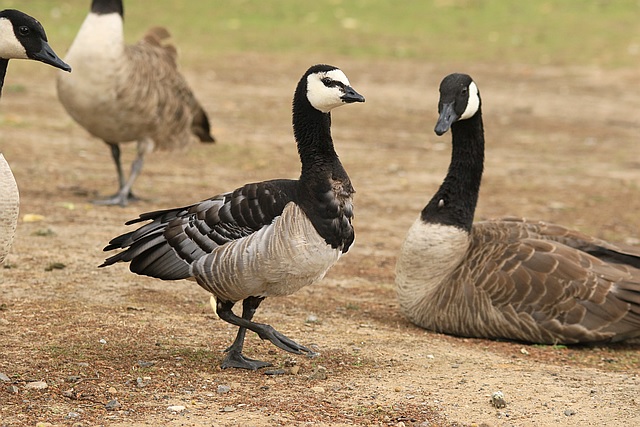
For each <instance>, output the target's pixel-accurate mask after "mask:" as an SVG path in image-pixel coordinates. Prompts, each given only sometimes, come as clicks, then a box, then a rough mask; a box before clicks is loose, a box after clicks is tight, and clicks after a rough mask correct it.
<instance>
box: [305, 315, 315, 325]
mask: <svg viewBox="0 0 640 427" xmlns="http://www.w3.org/2000/svg"><path fill="white" fill-rule="evenodd" d="M305 322H307V323H318V316H316V315H315V314H310V315H308V316H307V320H305Z"/></svg>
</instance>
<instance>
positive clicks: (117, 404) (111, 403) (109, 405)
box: [104, 399, 120, 411]
mask: <svg viewBox="0 0 640 427" xmlns="http://www.w3.org/2000/svg"><path fill="white" fill-rule="evenodd" d="M104 407H105V409H106V410H107V411H115V410H116V409H118V408H119V407H120V402H118V399H113V400H110V401H109V402H107V404H106V405H104Z"/></svg>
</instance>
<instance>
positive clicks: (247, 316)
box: [220, 298, 272, 371]
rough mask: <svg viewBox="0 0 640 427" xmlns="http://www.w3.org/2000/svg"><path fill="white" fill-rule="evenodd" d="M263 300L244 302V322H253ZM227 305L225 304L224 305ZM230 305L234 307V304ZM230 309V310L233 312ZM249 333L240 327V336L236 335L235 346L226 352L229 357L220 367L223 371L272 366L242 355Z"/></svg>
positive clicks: (249, 299)
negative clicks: (245, 339) (246, 336)
mask: <svg viewBox="0 0 640 427" xmlns="http://www.w3.org/2000/svg"><path fill="white" fill-rule="evenodd" d="M262 300H263V298H247V299H245V300H244V301H243V302H242V318H243V319H244V320H248V321H251V319H252V318H253V315H254V314H255V312H256V309H257V308H258V306H259V305H260V303H261V302H262ZM224 304H225V303H223V305H224ZM226 304H230V306H231V307H232V306H233V304H232V303H226ZM231 307H229V310H231ZM246 333H247V328H244V327H242V326H241V327H240V328H239V329H238V334H237V335H236V339H235V340H234V341H233V344H231V346H230V347H229V348H227V349H226V350H225V352H226V353H227V356H226V357H225V358H224V360H223V361H222V364H221V365H220V367H221V368H222V369H227V368H242V369H251V370H254V371H255V370H256V369H260V368H265V367H267V366H272V365H271V363H269V362H262V361H260V360H255V359H249V358H248V357H246V356H244V355H243V354H242V348H243V347H244V338H245V335H246Z"/></svg>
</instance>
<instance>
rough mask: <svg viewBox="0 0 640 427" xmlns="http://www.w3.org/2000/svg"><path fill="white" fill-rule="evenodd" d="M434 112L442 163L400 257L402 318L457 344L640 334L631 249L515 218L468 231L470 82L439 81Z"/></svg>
mask: <svg viewBox="0 0 640 427" xmlns="http://www.w3.org/2000/svg"><path fill="white" fill-rule="evenodd" d="M438 111H439V113H440V117H439V119H438V122H437V124H436V127H435V132H436V133H437V134H438V135H442V134H444V133H445V132H446V131H447V130H448V129H449V128H451V133H452V146H453V147H452V148H453V150H452V155H451V164H450V166H449V171H448V173H447V176H446V178H445V180H444V182H443V183H442V185H441V187H440V188H439V189H438V191H437V192H436V194H435V195H434V196H433V198H432V199H431V200H430V201H429V203H428V204H427V206H426V207H425V208H424V209H423V211H422V213H421V215H420V218H418V220H417V221H416V222H415V223H414V224H413V226H412V227H411V229H410V230H409V232H408V234H407V237H406V240H405V241H404V244H403V246H402V249H401V251H400V256H399V258H398V263H397V268H396V285H397V292H398V298H399V302H400V307H401V310H402V312H403V313H404V314H405V315H406V316H407V317H408V318H409V319H410V320H411V321H412V322H413V323H415V324H416V325H419V326H421V327H424V328H427V329H431V330H434V331H438V332H444V333H448V334H454V335H460V336H466V337H482V338H503V339H511V340H519V341H527V342H534V343H545V344H554V343H564V344H575V343H588V342H607V341H620V340H624V339H628V338H632V337H637V336H640V250H639V249H637V248H632V247H624V246H622V245H616V244H611V243H608V242H605V241H603V240H599V239H596V238H593V237H589V236H586V235H584V234H581V233H579V232H577V231H572V230H569V229H566V228H564V227H562V226H559V225H554V224H546V223H543V222H529V221H526V220H524V219H508V218H507V219H502V220H494V221H484V222H478V223H475V224H473V215H474V211H475V208H476V203H477V200H478V192H479V189H480V180H481V178H482V169H483V161H484V131H483V123H482V113H481V102H480V95H479V92H478V88H477V86H476V84H475V83H474V82H473V80H472V79H471V77H469V76H468V75H465V74H451V75H449V76H447V77H446V78H445V79H444V80H443V81H442V83H441V85H440V102H439V104H438Z"/></svg>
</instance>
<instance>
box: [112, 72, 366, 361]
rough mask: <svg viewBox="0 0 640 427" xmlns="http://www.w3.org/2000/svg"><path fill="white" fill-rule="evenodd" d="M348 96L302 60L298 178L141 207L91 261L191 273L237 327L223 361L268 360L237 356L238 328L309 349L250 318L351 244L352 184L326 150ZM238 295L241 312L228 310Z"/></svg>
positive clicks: (296, 126) (356, 98)
mask: <svg viewBox="0 0 640 427" xmlns="http://www.w3.org/2000/svg"><path fill="white" fill-rule="evenodd" d="M354 102H364V98H363V97H362V96H361V95H360V94H358V93H357V92H356V91H355V90H354V89H353V88H352V87H351V85H350V83H349V80H348V79H347V77H346V76H345V74H344V73H343V72H342V71H341V70H339V69H338V68H336V67H333V66H329V65H322V64H320V65H314V66H312V67H311V68H309V69H308V70H307V72H306V73H305V74H304V75H303V76H302V78H301V79H300V82H299V83H298V85H297V88H296V90H295V94H294V98H293V131H294V136H295V139H296V142H297V146H298V153H299V155H300V160H301V163H302V171H301V174H300V178H299V179H298V180H290V179H276V180H272V181H263V182H256V183H251V184H246V185H244V186H242V187H240V188H238V189H236V190H234V191H231V192H229V193H224V194H220V195H218V196H215V197H212V198H210V199H207V200H204V201H202V202H199V203H195V204H193V205H191V206H186V207H181V208H177V209H168V210H162V211H156V212H150V213H146V214H142V215H140V217H139V218H138V219H134V220H132V221H129V222H128V223H127V224H134V223H138V222H143V221H150V222H147V223H146V224H145V225H143V226H141V227H140V228H139V229H137V230H135V231H131V232H129V233H126V234H123V235H121V236H119V237H116V238H115V239H113V240H112V241H111V242H110V244H109V245H108V246H107V247H106V248H105V251H109V250H113V249H125V250H124V251H121V252H119V253H118V254H116V255H114V256H112V257H110V258H108V259H107V260H106V261H105V262H104V263H103V264H102V265H101V267H102V266H107V265H111V264H114V263H116V262H119V261H122V262H130V265H129V268H130V270H131V271H132V272H134V273H137V274H142V275H147V276H152V277H156V278H159V279H163V280H178V279H191V280H195V281H196V282H197V283H198V284H199V285H200V286H202V287H203V288H204V289H206V290H207V291H209V292H211V293H212V294H213V295H214V296H215V298H216V301H217V304H216V311H217V314H218V315H219V317H220V318H221V319H223V320H225V321H226V322H229V323H231V324H233V325H236V326H238V327H239V330H238V334H237V337H236V339H235V341H234V342H233V344H232V345H231V346H230V347H229V348H228V349H227V350H226V352H227V355H226V357H225V359H224V361H223V362H222V367H223V368H229V367H234V368H245V369H258V368H262V367H265V366H270V364H269V363H267V362H263V361H259V360H252V359H249V358H247V357H245V356H244V355H243V354H242V348H243V344H244V338H245V333H246V331H247V329H248V330H251V331H253V332H255V333H257V334H258V336H260V338H262V339H267V340H269V341H271V342H272V343H273V344H274V345H275V346H277V347H279V348H281V349H283V350H286V351H289V352H291V353H296V354H308V355H311V354H313V352H312V351H311V350H310V349H309V348H307V347H305V346H303V345H300V344H297V343H296V342H294V341H293V340H291V339H290V338H288V337H286V336H285V335H283V334H282V333H280V332H278V331H276V330H275V329H274V328H273V327H271V326H269V325H266V324H261V323H256V322H253V321H252V320H251V319H252V318H253V315H254V313H255V311H256V309H257V308H258V306H259V305H260V303H261V302H262V301H263V300H264V299H265V298H266V297H270V296H279V295H289V294H291V293H293V292H295V291H297V290H298V289H300V288H302V287H303V286H307V285H311V284H313V283H316V282H317V281H319V280H320V279H322V278H323V277H324V275H325V274H326V272H327V271H328V270H329V268H331V266H333V264H334V263H335V262H336V261H338V259H339V258H340V256H341V254H343V253H345V252H347V251H348V250H349V248H350V247H351V244H352V243H353V240H354V231H353V227H352V225H351V219H352V216H353V193H354V189H353V187H352V185H351V180H350V179H349V176H348V175H347V172H346V171H345V170H344V168H343V166H342V164H341V162H340V160H339V159H338V156H337V154H336V152H335V150H334V145H333V140H332V137H331V115H330V111H331V110H332V109H333V108H335V107H338V106H340V105H344V104H349V103H354ZM238 301H242V306H243V311H242V316H241V317H239V316H237V315H236V314H234V313H233V311H232V308H233V306H234V304H235V303H236V302H238Z"/></svg>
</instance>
